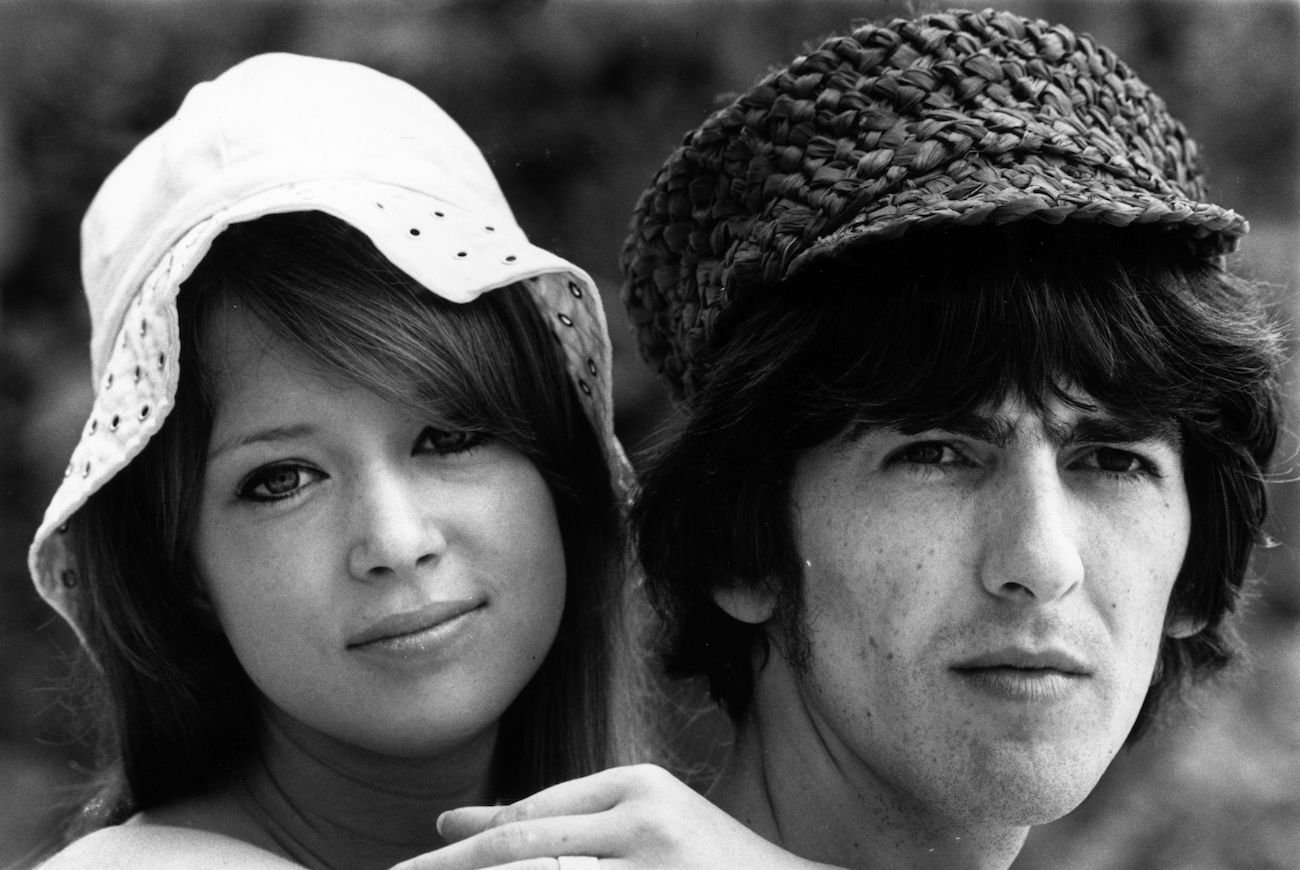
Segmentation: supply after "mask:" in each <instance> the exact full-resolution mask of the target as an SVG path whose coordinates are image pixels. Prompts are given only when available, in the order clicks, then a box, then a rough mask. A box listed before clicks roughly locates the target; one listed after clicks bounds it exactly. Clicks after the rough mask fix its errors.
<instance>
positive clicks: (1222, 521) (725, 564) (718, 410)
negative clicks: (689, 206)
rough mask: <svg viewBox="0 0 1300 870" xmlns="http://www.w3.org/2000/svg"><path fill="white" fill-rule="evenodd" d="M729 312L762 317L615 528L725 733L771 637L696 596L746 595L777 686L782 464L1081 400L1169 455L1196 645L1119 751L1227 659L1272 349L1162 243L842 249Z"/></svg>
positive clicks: (1174, 642)
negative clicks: (861, 434) (1176, 445)
mask: <svg viewBox="0 0 1300 870" xmlns="http://www.w3.org/2000/svg"><path fill="white" fill-rule="evenodd" d="M731 289H733V290H734V288H731ZM732 298H751V299H753V298H758V299H760V300H762V301H761V302H759V303H757V304H756V305H755V306H754V307H753V308H752V309H751V310H748V311H736V312H729V313H730V314H731V315H732V323H734V324H736V325H735V326H732V327H730V332H729V334H724V335H723V336H722V337H721V339H720V340H719V341H717V342H715V344H714V346H715V348H716V350H714V351H712V352H711V353H710V355H709V356H708V357H707V358H706V359H705V361H704V363H703V365H702V371H703V372H704V375H703V377H702V378H701V379H700V380H701V383H702V386H701V387H700V389H699V390H698V391H697V392H696V393H694V394H693V395H691V396H689V398H688V399H687V401H686V403H685V405H684V408H683V411H684V414H683V421H682V424H681V426H680V427H679V428H678V429H677V431H676V432H675V433H673V434H672V435H671V436H670V437H669V438H668V439H667V440H666V441H665V443H664V444H663V446H662V447H661V448H660V449H659V450H658V451H657V452H656V453H655V454H654V455H653V456H652V457H650V458H649V459H648V461H647V463H646V464H645V471H644V475H643V483H642V487H641V490H640V493H639V496H638V499H637V502H636V504H635V507H634V510H633V532H634V534H635V535H636V538H637V546H638V552H639V556H640V558H641V561H642V564H643V565H644V567H645V572H646V577H647V588H648V590H649V594H650V596H651V599H652V601H653V603H654V604H655V607H656V609H657V611H658V613H659V615H660V617H661V619H662V632H663V634H662V653H663V658H664V663H665V665H666V667H667V669H668V670H669V672H670V673H672V674H674V675H678V676H690V675H701V676H703V677H705V678H707V680H708V684H709V690H710V692H711V694H712V695H713V697H714V698H715V699H716V700H718V701H719V702H720V703H721V704H722V705H723V706H724V707H725V709H726V710H727V711H728V713H729V714H730V715H731V716H732V718H734V719H738V718H739V717H740V716H741V714H742V713H743V712H744V710H745V709H746V706H747V704H748V702H749V698H750V695H751V692H752V689H753V683H754V676H755V670H754V664H753V663H754V661H755V657H756V656H757V657H758V660H759V661H760V662H761V661H764V660H765V659H766V656H767V654H768V652H769V650H768V636H767V634H766V629H765V627H764V626H761V625H759V626H754V625H749V624H746V623H742V622H739V621H737V620H735V619H733V618H731V617H730V616H728V615H727V614H726V613H725V612H724V611H723V610H722V609H721V608H720V607H719V606H718V605H717V604H716V603H715V602H714V600H713V597H712V593H713V592H714V591H715V590H716V589H719V588H723V587H726V586H729V585H733V584H739V585H756V584H758V585H766V586H767V588H768V589H769V590H770V591H772V592H774V593H775V595H776V599H777V608H776V613H775V615H774V621H775V622H776V625H777V628H778V630H780V631H781V632H782V635H783V637H784V638H785V639H786V640H787V642H788V643H789V645H790V648H789V649H788V650H787V653H788V654H790V655H791V656H792V658H793V659H794V660H795V663H796V665H797V664H798V658H799V656H800V651H801V648H802V647H803V644H802V643H801V638H802V634H801V627H802V614H801V612H800V583H801V576H802V575H801V562H800V558H799V553H798V552H797V549H796V542H795V539H794V534H793V525H792V521H791V520H792V518H791V504H790V478H791V473H792V469H793V467H794V463H795V459H796V458H797V456H798V455H799V454H800V453H801V451H805V450H808V449H809V448H811V447H814V446H815V445H818V444H822V443H824V442H826V441H827V440H829V439H831V438H834V437H837V436H838V435H840V434H842V433H843V432H844V431H845V430H846V429H847V427H849V426H851V425H863V424H865V425H868V426H870V425H881V426H892V427H897V428H900V429H904V430H917V431H919V430H922V429H928V428H938V427H943V426H944V424H945V422H948V421H956V420H959V419H961V418H963V417H965V416H967V415H969V414H971V413H972V412H975V411H977V410H979V409H980V408H982V407H985V406H988V405H991V404H992V405H996V404H998V403H999V402H1000V401H1001V400H1003V399H1005V398H1008V397H1013V396H1019V397H1023V399H1024V400H1025V401H1027V402H1028V403H1029V404H1030V405H1031V406H1032V407H1035V408H1036V409H1039V410H1041V409H1042V408H1043V406H1044V405H1045V404H1046V403H1047V402H1048V401H1050V400H1052V399H1060V400H1063V401H1065V402H1068V403H1070V404H1073V405H1076V406H1077V405H1078V404H1079V401H1080V400H1079V398H1078V396H1079V393H1082V394H1084V395H1085V396H1086V398H1087V399H1089V400H1091V401H1093V402H1096V403H1097V405H1098V406H1099V407H1101V408H1103V409H1105V410H1106V411H1107V412H1109V413H1111V414H1114V415H1116V416H1118V417H1120V418H1122V419H1128V420H1132V421H1135V422H1148V423H1173V424H1174V425H1176V427H1177V430H1178V431H1179V433H1180V435H1181V438H1182V449H1183V464H1184V475H1185V479H1186V485H1187V492H1188V497H1189V500H1190V503H1191V538H1190V544H1189V547H1188V551H1187V553H1186V556H1185V558H1184V562H1183V566H1182V569H1181V571H1180V573H1179V576H1178V578H1177V581H1176V583H1175V586H1174V590H1173V594H1172V599H1171V602H1170V608H1171V613H1173V614H1177V615H1179V616H1187V617H1191V618H1192V619H1194V620H1197V621H1203V622H1204V628H1203V629H1201V630H1200V631H1199V632H1197V633H1196V634H1194V635H1192V636H1191V637H1186V638H1171V637H1166V638H1164V640H1163V643H1162V646H1161V648H1160V652H1159V659H1158V664H1157V669H1156V675H1155V679H1154V681H1153V685H1152V688H1151V691H1150V692H1149V693H1148V696H1147V699H1146V702H1145V704H1144V706H1143V708H1142V710H1141V712H1140V713H1139V716H1138V720H1137V723H1136V725H1135V726H1134V729H1133V732H1132V735H1131V736H1136V735H1138V734H1140V733H1141V732H1142V731H1143V730H1144V729H1145V728H1146V726H1147V725H1148V724H1149V723H1150V721H1151V718H1152V716H1153V715H1154V713H1155V711H1156V708H1157V707H1158V705H1159V702H1160V700H1161V698H1162V697H1164V696H1165V694H1166V693H1167V691H1168V690H1170V689H1171V688H1173V687H1176V686H1179V685H1181V684H1183V683H1184V682H1186V681H1187V680H1188V679H1191V678H1194V677H1198V676H1202V675H1206V674H1209V673H1212V672H1214V671H1216V670H1218V669H1220V668H1222V667H1223V666H1224V665H1226V664H1227V663H1228V661H1229V660H1230V659H1231V658H1232V656H1233V654H1234V646H1235V638H1234V636H1233V633H1232V631H1231V627H1230V625H1228V624H1226V623H1225V621H1224V620H1225V617H1226V616H1227V615H1228V614H1229V613H1230V612H1232V611H1233V609H1234V608H1235V606H1236V605H1237V602H1238V601H1239V598H1240V590H1241V588H1242V584H1243V580H1244V578H1245V575H1246V572H1247V568H1248V562H1249V557H1250V553H1251V550H1252V547H1253V546H1254V545H1255V544H1257V543H1259V542H1260V541H1261V540H1262V539H1263V538H1264V532H1263V529H1262V525H1263V521H1264V518H1265V513H1266V500H1265V468H1266V464H1267V461H1268V459H1269V456H1270V455H1271V453H1272V450H1273V447H1274V443H1275V441H1276V438H1277V433H1278V428H1279V419H1278V417H1279V396H1278V385H1277V374H1278V368H1279V353H1280V350H1279V348H1280V342H1279V338H1278V333H1277V330H1276V328H1275V327H1274V326H1273V324H1272V323H1271V322H1270V320H1269V318H1268V317H1267V315H1266V311H1265V307H1264V305H1263V304H1262V302H1261V300H1260V298H1259V295H1258V293H1257V291H1256V289H1255V288H1253V287H1251V286H1250V285H1248V284H1247V283H1246V282H1243V281H1241V280H1239V279H1236V278H1234V277H1232V276H1231V275H1229V274H1227V273H1226V272H1224V271H1223V270H1222V269H1221V268H1220V267H1219V266H1218V265H1217V264H1215V263H1213V262H1212V261H1208V260H1206V259H1205V258H1203V257H1201V256H1198V255H1197V254H1196V253H1195V252H1194V251H1193V250H1192V249H1191V247H1190V246H1189V245H1188V243H1187V241H1186V239H1185V238H1183V237H1181V236H1179V235H1176V234H1174V233H1171V232H1167V231H1164V230H1160V229H1154V228H1148V229H1138V228H1131V227H1130V228H1124V229H1112V228H1108V227H1104V226H1099V225H1093V224H1085V223H1074V222H1066V223H1065V224H1062V225H1055V226H1049V225H1046V224H1043V223H1039V222H1036V221H1026V222H1023V223H1019V224H1011V225H1005V226H996V227H993V226H986V227H975V228H953V229H946V230H935V231H929V232H916V233H914V234H913V235H910V236H906V237H904V238H903V239H901V240H898V241H894V242H888V243H879V244H874V245H862V246H856V247H852V248H849V249H847V250H845V251H843V252H842V253H841V254H839V255H838V256H836V257H835V258H833V259H828V260H827V261H825V262H823V263H822V264H821V265H820V266H819V267H818V268H817V269H815V270H813V271H808V272H804V273H801V274H799V276H798V277H797V278H795V279H792V280H789V281H788V282H786V283H785V284H783V285H780V286H776V287H771V288H766V292H748V291H745V290H742V291H741V292H738V293H736V292H733V293H732Z"/></svg>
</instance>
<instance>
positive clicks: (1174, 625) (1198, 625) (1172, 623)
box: [1165, 614, 1209, 640]
mask: <svg viewBox="0 0 1300 870" xmlns="http://www.w3.org/2000/svg"><path fill="white" fill-rule="evenodd" d="M1208 621H1209V620H1206V619H1201V618H1199V617H1195V616H1175V615H1173V614H1170V616H1169V618H1168V619H1167V620H1166V621H1165V636H1166V637H1172V638H1174V639H1175V640H1182V639H1183V638H1188V637H1191V636H1192V635H1194V634H1198V633H1200V631H1201V629H1203V628H1205V626H1206V624H1207V622H1208Z"/></svg>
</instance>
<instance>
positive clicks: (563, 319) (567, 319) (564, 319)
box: [556, 314, 573, 326]
mask: <svg viewBox="0 0 1300 870" xmlns="http://www.w3.org/2000/svg"><path fill="white" fill-rule="evenodd" d="M556 317H558V318H560V322H561V323H563V324H564V325H565V326H573V320H572V319H570V317H569V315H567V314H557V315H556Z"/></svg>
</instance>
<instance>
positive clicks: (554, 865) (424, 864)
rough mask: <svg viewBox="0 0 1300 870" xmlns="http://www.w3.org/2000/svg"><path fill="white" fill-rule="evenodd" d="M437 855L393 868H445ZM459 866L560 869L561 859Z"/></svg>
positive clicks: (488, 869) (505, 869)
mask: <svg viewBox="0 0 1300 870" xmlns="http://www.w3.org/2000/svg"><path fill="white" fill-rule="evenodd" d="M437 855H438V853H437V852H430V853H428V854H427V855H420V856H418V857H416V858H412V859H411V860H409V861H403V862H402V863H401V864H397V865H396V866H394V867H392V868H391V870H445V868H444V866H443V865H442V864H438V863H436V856H437ZM457 866H458V867H461V868H463V870H560V860H559V859H558V858H528V859H526V860H523V861H511V862H510V863H508V864H494V865H492V866H490V867H489V866H486V865H478V866H472V865H469V864H462V865H457Z"/></svg>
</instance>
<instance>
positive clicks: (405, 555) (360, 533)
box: [348, 470, 446, 580]
mask: <svg viewBox="0 0 1300 870" xmlns="http://www.w3.org/2000/svg"><path fill="white" fill-rule="evenodd" d="M431 507H432V505H430V504H429V499H428V493H427V492H425V491H424V489H423V488H421V487H419V486H417V485H416V483H415V482H414V481H412V480H410V479H409V476H408V475H404V474H402V473H401V471H400V470H385V471H380V472H371V473H369V474H368V475H367V477H366V479H365V480H364V482H363V483H362V485H361V486H360V487H358V491H357V494H356V497H355V498H354V501H353V503H352V505H351V509H350V512H349V522H350V534H351V536H352V541H351V543H350V547H349V550H348V568H349V570H350V571H351V573H352V576H353V577H355V578H356V579H358V580H371V579H380V578H383V577H391V576H404V575H409V574H410V573H411V572H414V571H416V570H417V569H419V568H422V567H424V566H427V565H430V564H432V563H434V562H436V561H437V559H438V557H439V555H440V554H441V553H442V551H443V548H444V547H445V546H446V541H445V540H444V538H443V536H442V531H441V529H440V527H439V524H438V523H437V522H436V521H435V519H434V516H433V512H432V511H431Z"/></svg>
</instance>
